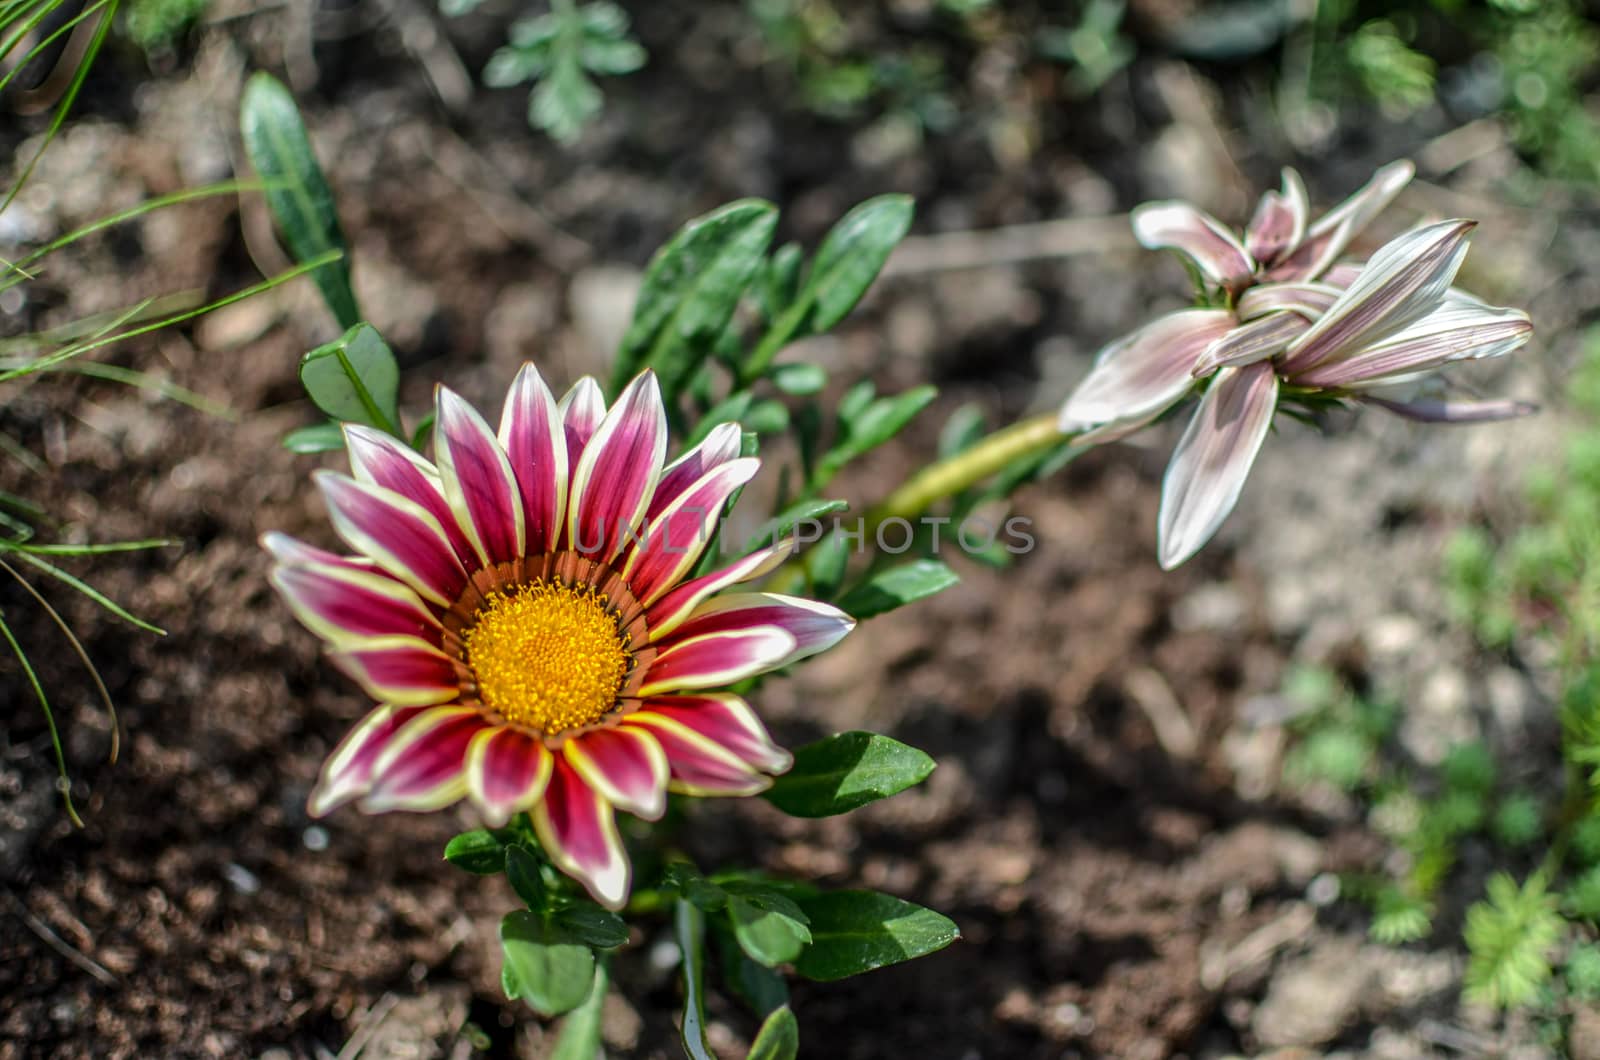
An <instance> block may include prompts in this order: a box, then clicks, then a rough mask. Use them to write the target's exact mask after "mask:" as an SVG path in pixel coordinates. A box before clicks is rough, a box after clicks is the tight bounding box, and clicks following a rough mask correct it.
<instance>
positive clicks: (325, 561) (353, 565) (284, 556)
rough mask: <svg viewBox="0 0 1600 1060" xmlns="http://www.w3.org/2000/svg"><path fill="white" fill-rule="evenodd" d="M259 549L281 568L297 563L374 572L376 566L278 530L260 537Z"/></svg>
mask: <svg viewBox="0 0 1600 1060" xmlns="http://www.w3.org/2000/svg"><path fill="white" fill-rule="evenodd" d="M261 547H262V548H264V549H266V550H267V551H268V552H270V553H272V558H273V559H274V560H276V561H277V562H278V563H279V564H282V565H283V566H289V565H290V564H298V563H316V564H320V565H322V566H324V567H341V568H344V569H346V570H357V571H375V570H377V569H378V565H377V564H376V563H373V562H372V561H371V560H370V559H367V558H366V557H365V556H341V555H339V554H338V553H337V552H329V551H328V550H327V549H322V548H318V547H316V546H315V545H308V544H306V543H305V542H304V541H301V540H299V539H298V538H293V537H290V536H289V535H288V534H285V533H283V532H282V531H280V530H268V531H267V532H266V533H264V534H262V535H261Z"/></svg>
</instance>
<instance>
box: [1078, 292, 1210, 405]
mask: <svg viewBox="0 0 1600 1060" xmlns="http://www.w3.org/2000/svg"><path fill="white" fill-rule="evenodd" d="M1234 323H1235V321H1234V316H1233V314H1232V313H1230V312H1228V311H1227V310H1226V309H1185V310H1181V311H1179V312H1176V313H1168V314H1167V315H1166V316H1163V317H1159V318H1157V319H1156V320H1154V321H1152V322H1151V323H1149V324H1146V325H1145V326H1144V327H1142V328H1139V329H1138V330H1137V331H1135V332H1133V333H1132V334H1131V335H1127V336H1125V337H1124V338H1121V339H1119V340H1117V341H1116V342H1113V343H1111V344H1110V345H1108V346H1106V347H1105V348H1104V349H1102V350H1101V351H1100V353H1099V354H1098V355H1097V356H1096V358H1095V366H1094V368H1092V369H1091V370H1090V372H1089V374H1088V376H1087V377H1086V378H1085V379H1084V381H1083V382H1082V383H1080V384H1078V388H1077V389H1076V390H1074V391H1073V392H1072V396H1071V397H1070V398H1068V399H1067V403H1066V405H1065V406H1063V407H1062V409H1061V429H1062V430H1063V431H1078V430H1083V429H1085V428H1089V427H1098V426H1101V425H1103V424H1112V423H1117V424H1120V423H1128V422H1143V421H1147V420H1149V419H1150V418H1152V417H1154V416H1156V415H1159V414H1160V413H1161V412H1163V411H1165V410H1166V409H1168V408H1170V407H1171V406H1172V405H1174V404H1176V403H1177V402H1178V401H1179V400H1180V399H1181V398H1182V397H1183V396H1184V395H1185V394H1187V393H1188V392H1189V388H1190V387H1191V386H1193V385H1194V377H1193V375H1192V374H1191V372H1192V370H1193V368H1194V365H1195V362H1196V361H1197V360H1199V358H1200V355H1201V354H1202V353H1204V352H1205V350H1206V348H1207V347H1209V346H1210V345H1211V344H1212V343H1214V342H1216V341H1217V340H1218V339H1220V338H1222V337H1223V336H1224V335H1226V334H1227V333H1228V331H1229V330H1230V329H1231V328H1232V327H1233V325H1234Z"/></svg>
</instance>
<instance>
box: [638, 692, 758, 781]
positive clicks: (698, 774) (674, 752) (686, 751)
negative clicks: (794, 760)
mask: <svg viewBox="0 0 1600 1060" xmlns="http://www.w3.org/2000/svg"><path fill="white" fill-rule="evenodd" d="M622 725H623V727H624V728H629V727H635V726H637V727H639V728H643V729H645V730H647V731H648V732H649V733H650V735H651V736H653V737H655V739H656V742H657V743H659V744H660V745H661V749H662V750H663V751H665V752H666V754H667V762H668V763H669V764H670V766H671V769H672V780H671V781H670V785H669V786H670V787H671V789H672V790H673V791H676V792H681V793H683V794H685V795H754V794H755V793H756V792H758V791H765V790H766V789H767V788H768V787H770V786H771V785H772V778H771V777H769V776H767V775H766V774H765V773H763V772H761V771H760V770H759V769H757V768H756V767H755V766H754V765H752V764H750V763H749V762H747V761H745V760H744V759H743V758H741V757H740V756H739V755H737V754H735V753H734V752H733V751H731V750H730V749H729V748H728V747H726V746H725V745H723V744H722V743H721V742H719V741H718V740H716V739H713V738H712V737H709V736H707V735H705V734H704V733H703V732H701V731H699V730H698V729H696V728H693V727H691V726H689V725H687V724H685V723H684V722H683V721H682V720H680V719H679V718H676V717H673V716H671V715H670V714H667V713H665V712H662V711H658V710H654V709H650V708H646V709H643V710H636V711H634V712H633V713H632V714H629V715H628V716H627V717H626V718H624V719H623V721H622Z"/></svg>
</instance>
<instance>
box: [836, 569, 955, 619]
mask: <svg viewBox="0 0 1600 1060" xmlns="http://www.w3.org/2000/svg"><path fill="white" fill-rule="evenodd" d="M960 580H961V579H960V577H958V576H957V575H956V572H955V571H953V570H951V569H950V568H949V567H948V566H946V565H945V564H944V563H943V562H942V561H940V560H936V559H919V560H913V561H912V562H910V563H903V564H901V565H900V566H898V567H890V568H889V569H888V570H885V571H880V572H878V573H877V574H874V575H873V576H872V577H870V578H868V579H867V580H866V581H864V582H862V583H861V584H860V585H857V586H856V587H855V588H853V589H851V590H850V591H849V592H848V593H846V594H845V595H844V598H843V599H842V600H840V601H839V607H840V608H841V609H842V610H843V611H844V613H845V614H847V615H850V616H852V617H854V618H857V619H863V618H871V617H872V616H873V615H881V614H883V613H884V612H885V611H893V610H894V609H895V608H897V607H904V606H905V605H906V604H909V603H911V602H912V601H914V600H921V599H922V598H923V597H925V596H932V595H933V594H934V593H938V592H943V591H944V590H946V589H948V588H950V587H951V586H952V585H955V584H956V583H957V582H959V581H960Z"/></svg>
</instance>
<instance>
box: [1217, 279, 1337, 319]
mask: <svg viewBox="0 0 1600 1060" xmlns="http://www.w3.org/2000/svg"><path fill="white" fill-rule="evenodd" d="M1340 293H1341V292H1340V289H1339V288H1338V287H1335V286H1333V285H1332V284H1328V283H1265V284H1261V285H1259V286H1256V287H1252V288H1250V289H1249V290H1248V291H1246V292H1245V293H1244V294H1242V295H1240V296H1239V302H1238V305H1237V307H1236V308H1237V310H1238V313H1239V319H1240V320H1254V319H1256V318H1257V317H1264V316H1266V315H1267V314H1269V313H1278V312H1283V311H1288V312H1291V313H1299V314H1300V315H1301V316H1303V317H1305V318H1306V320H1308V321H1311V322H1315V321H1316V319H1317V318H1318V317H1320V316H1321V315H1322V314H1323V313H1326V312H1327V311H1328V309H1329V307H1331V306H1332V305H1333V303H1334V302H1337V301H1338V300H1339V295H1340Z"/></svg>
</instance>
